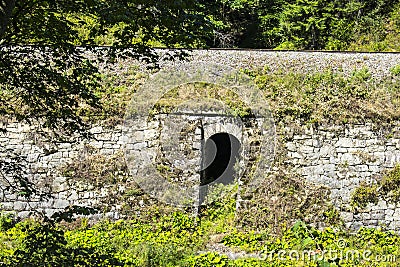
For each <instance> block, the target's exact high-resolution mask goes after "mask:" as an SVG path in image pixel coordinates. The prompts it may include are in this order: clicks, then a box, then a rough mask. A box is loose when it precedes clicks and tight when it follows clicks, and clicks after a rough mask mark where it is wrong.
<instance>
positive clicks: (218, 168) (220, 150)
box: [199, 133, 240, 205]
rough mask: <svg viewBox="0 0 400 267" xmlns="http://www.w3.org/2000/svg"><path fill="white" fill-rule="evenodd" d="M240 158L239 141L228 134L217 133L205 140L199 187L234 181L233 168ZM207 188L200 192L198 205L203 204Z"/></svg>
mask: <svg viewBox="0 0 400 267" xmlns="http://www.w3.org/2000/svg"><path fill="white" fill-rule="evenodd" d="M239 156H240V142H239V140H238V139H237V138H236V137H235V136H233V135H231V134H228V133H217V134H214V135H212V136H211V137H210V138H209V139H207V140H206V142H205V143H204V147H203V155H202V169H203V171H202V175H201V178H200V185H208V184H210V183H213V182H216V183H222V184H224V185H227V184H230V183H232V182H233V181H234V180H235V170H234V166H235V164H236V162H237V160H238V159H239ZM206 194H207V187H203V188H202V189H201V190H200V196H199V197H200V199H199V200H200V205H201V204H202V203H203V202H204V199H205V196H206Z"/></svg>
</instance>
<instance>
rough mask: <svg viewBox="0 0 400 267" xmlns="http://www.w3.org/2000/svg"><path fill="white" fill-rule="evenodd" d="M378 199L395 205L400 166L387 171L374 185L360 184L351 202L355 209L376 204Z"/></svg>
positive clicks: (397, 199)
mask: <svg viewBox="0 0 400 267" xmlns="http://www.w3.org/2000/svg"><path fill="white" fill-rule="evenodd" d="M379 199H383V200H386V201H389V202H391V203H397V202H398V201H399V200H400V164H397V165H396V166H395V167H394V168H393V169H390V170H388V171H387V172H386V173H385V174H384V175H383V177H382V179H380V180H378V181H377V182H376V183H373V184H367V183H361V184H360V186H359V187H358V188H356V189H355V190H354V192H353V194H352V197H351V202H352V205H353V206H355V207H361V208H363V207H365V206H366V205H367V204H369V203H372V204H377V203H378V201H379Z"/></svg>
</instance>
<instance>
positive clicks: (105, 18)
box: [0, 0, 208, 193]
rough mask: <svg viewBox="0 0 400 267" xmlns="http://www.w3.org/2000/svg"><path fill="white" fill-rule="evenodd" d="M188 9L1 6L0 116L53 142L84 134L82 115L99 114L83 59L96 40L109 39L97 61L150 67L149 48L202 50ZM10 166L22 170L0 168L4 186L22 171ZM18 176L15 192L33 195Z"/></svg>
mask: <svg viewBox="0 0 400 267" xmlns="http://www.w3.org/2000/svg"><path fill="white" fill-rule="evenodd" d="M196 6H197V4H196V1H192V0H181V1H179V0H178V1H172V0H166V1H158V0H146V1H145V0H116V1H106V0H19V1H15V0H1V4H0V117H1V118H2V119H4V118H5V117H12V118H13V119H16V120H17V121H19V122H25V123H29V124H33V125H37V130H38V131H40V132H43V133H50V134H51V135H52V136H53V137H56V140H60V139H67V138H69V137H70V136H71V134H72V133H80V134H81V135H87V133H88V131H87V130H88V127H89V126H90V125H89V124H88V123H87V121H86V120H85V117H84V115H85V114H84V113H83V110H84V109H95V110H99V109H102V106H101V104H100V101H99V99H98V97H97V96H96V88H98V87H99V72H98V68H97V66H96V64H95V62H94V61H91V60H89V59H88V57H87V56H86V54H85V53H88V52H96V51H98V47H97V44H98V42H97V41H96V40H97V39H98V37H99V36H104V35H107V36H108V37H109V38H111V39H112V46H110V47H108V48H104V49H102V50H101V51H102V52H104V53H105V54H104V55H102V56H105V57H107V58H112V57H113V56H114V55H116V54H117V53H118V54H119V55H120V56H131V57H135V58H140V59H141V60H146V61H148V62H153V63H154V62H156V61H157V59H158V55H157V53H156V52H155V51H154V50H153V49H152V43H151V42H152V41H155V40H156V41H158V42H159V43H161V44H162V45H164V46H166V47H176V46H185V47H196V46H198V45H202V36H203V33H204V32H207V31H208V23H207V21H206V20H205V19H203V17H202V16H199V15H197V14H196V12H195V11H196ZM86 18H90V19H91V20H90V21H91V24H90V25H88V24H89V20H87V19H86ZM85 26H88V28H89V29H90V31H89V32H88V34H87V35H85V36H84V37H82V36H81V35H80V34H79V28H81V27H85ZM115 26H116V27H118V30H117V31H112V30H111V29H112V27H115ZM76 45H80V46H84V48H82V47H77V46H76ZM2 130H3V131H5V130H6V129H5V128H3V129H2ZM42 130H44V131H42ZM0 150H1V147H0ZM0 152H4V151H0ZM11 152H13V151H11ZM14 152H15V151H14ZM9 154H10V151H7V152H4V153H3V155H9ZM12 154H13V153H12ZM14 154H15V153H14ZM13 158H15V159H18V158H19V155H13ZM18 162H19V164H21V166H22V167H23V163H22V161H12V162H9V161H0V171H1V174H3V175H0V178H1V176H3V178H4V177H6V178H7V180H9V179H8V178H9V177H10V176H9V172H10V170H13V169H14V170H19V172H22V170H21V168H20V167H21V166H17V165H18ZM4 175H6V176H4ZM18 177H20V178H21V179H17V181H18V182H19V186H16V187H18V188H19V189H18V190H20V191H21V190H23V191H24V192H28V193H34V190H28V189H29V187H30V186H31V184H29V183H28V181H26V180H25V178H24V177H26V176H25V175H17V178H18ZM27 184H29V186H26V185H27ZM10 186H11V184H10Z"/></svg>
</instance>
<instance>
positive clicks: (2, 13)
mask: <svg viewBox="0 0 400 267" xmlns="http://www.w3.org/2000/svg"><path fill="white" fill-rule="evenodd" d="M15 1H16V0H0V38H1V37H2V36H3V34H4V32H5V31H6V29H7V25H8V22H9V20H10V17H11V14H12V11H13V9H14V6H15Z"/></svg>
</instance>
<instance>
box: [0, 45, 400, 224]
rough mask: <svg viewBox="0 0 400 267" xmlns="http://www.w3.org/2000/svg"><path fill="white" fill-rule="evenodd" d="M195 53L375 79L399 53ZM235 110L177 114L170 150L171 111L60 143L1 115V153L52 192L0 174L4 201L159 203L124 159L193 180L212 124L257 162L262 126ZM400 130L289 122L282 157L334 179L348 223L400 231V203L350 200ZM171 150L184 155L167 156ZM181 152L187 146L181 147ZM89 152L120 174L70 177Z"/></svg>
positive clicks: (318, 177)
mask: <svg viewBox="0 0 400 267" xmlns="http://www.w3.org/2000/svg"><path fill="white" fill-rule="evenodd" d="M191 60H193V61H196V60H201V61H210V60H212V61H215V62H218V63H221V64H225V65H228V66H231V67H234V68H243V67H250V66H251V67H252V68H257V67H268V68H271V69H288V70H292V71H299V72H317V71H323V70H326V69H333V70H338V69H341V70H342V71H344V72H347V73H351V72H352V71H353V70H354V69H357V68H361V67H367V68H369V69H370V71H371V73H372V75H373V76H374V78H375V79H379V78H381V77H383V76H385V75H388V74H389V69H390V68H391V67H393V66H395V65H396V64H398V63H399V62H400V54H356V53H343V54H339V53H321V52H318V53H304V52H267V51H235V50H233V51H222V50H216V51H195V52H194V53H193V55H192V57H191ZM129 64H137V63H135V62H129V60H128V63H126V64H122V65H121V64H119V66H122V68H124V67H126V66H128V65H129ZM169 64H173V63H168V62H167V63H162V64H161V65H162V66H164V67H166V66H168V65H169ZM117 72H118V70H116V75H117ZM236 119H237V118H232V117H223V116H205V115H201V116H199V115H185V116H180V117H179V119H178V120H179V121H181V122H182V121H183V122H185V123H184V124H183V125H184V126H185V127H187V131H181V132H180V133H179V134H178V133H177V135H178V136H179V135H181V136H182V138H183V139H184V142H183V147H179V146H177V147H175V148H174V149H175V150H174V149H172V150H168V149H164V148H163V146H162V144H163V142H160V140H161V141H163V140H164V139H165V138H166V139H168V138H170V137H171V136H169V134H170V133H171V131H172V130H171V129H170V128H168V125H167V124H165V121H168V120H170V121H173V120H174V117H173V116H172V115H165V114H163V115H158V116H156V117H155V119H153V120H152V121H150V122H149V121H147V122H143V123H142V124H137V125H135V126H134V127H136V128H132V125H128V126H129V130H130V134H127V129H126V127H127V125H117V126H114V127H104V126H100V125H97V126H94V127H93V128H92V129H91V132H92V134H93V138H92V139H90V140H85V139H78V140H74V142H64V143H54V142H50V141H49V140H47V139H45V138H44V137H42V136H40V135H38V134H36V133H35V132H34V131H33V128H32V127H30V126H28V125H23V124H18V123H15V122H13V121H4V122H3V123H6V124H7V132H5V133H1V134H0V144H1V151H3V152H2V154H1V158H2V159H3V160H5V161H7V160H11V159H10V155H11V154H20V155H23V156H26V158H25V159H24V164H23V167H24V168H25V171H26V173H25V174H23V175H25V176H26V177H28V178H29V179H30V180H31V181H32V182H33V184H34V185H35V186H36V187H37V189H38V192H41V193H43V194H47V197H44V198H43V197H40V196H39V195H34V196H33V197H32V198H30V199H29V200H27V199H26V198H25V197H24V196H23V195H18V194H17V193H15V192H12V191H10V190H8V185H9V182H10V181H11V178H10V177H9V176H7V174H6V173H3V176H2V177H1V179H2V180H1V182H0V185H1V189H2V190H1V192H0V204H1V209H2V210H5V211H12V212H15V213H16V214H17V215H18V216H20V217H26V216H28V215H29V214H31V212H33V211H35V212H37V211H39V212H43V213H45V214H47V215H51V214H53V213H54V212H56V211H60V210H63V209H64V208H66V207H68V206H70V205H82V206H96V207H101V212H102V214H103V215H102V216H107V217H111V218H120V217H121V216H122V215H123V214H124V210H126V209H127V208H128V209H129V211H130V212H140V210H141V208H142V207H145V206H146V205H149V204H152V203H156V202H155V200H154V199H153V198H151V197H148V196H146V194H143V192H141V191H140V188H138V186H137V183H136V182H137V180H135V179H134V178H132V176H135V175H138V174H139V173H142V171H141V170H140V169H135V168H128V169H129V170H130V174H131V175H127V172H129V170H127V169H126V168H125V167H124V166H123V165H124V164H120V163H121V162H124V161H125V160H126V161H127V165H128V167H129V165H130V164H133V165H135V164H136V163H137V162H136V163H135V159H142V158H143V157H146V158H148V159H149V160H150V161H151V162H153V163H154V164H155V166H156V169H157V168H158V169H157V170H158V172H159V173H164V175H167V176H170V178H171V177H172V178H171V179H174V178H176V179H178V180H177V181H175V182H178V183H183V184H184V183H186V182H188V181H189V182H191V183H192V186H194V187H195V186H196V184H198V183H199V181H200V169H199V167H200V166H201V149H202V145H203V143H202V140H206V139H207V138H209V137H210V136H212V135H213V134H215V133H220V132H226V133H230V134H232V135H234V136H236V137H237V138H238V139H239V140H240V141H241V143H242V146H243V150H242V151H241V156H242V161H241V162H240V164H241V168H242V169H246V168H251V166H252V164H254V162H255V161H256V158H257V153H258V152H259V149H260V148H259V147H258V145H257V144H258V143H257V138H258V137H259V136H260V135H261V134H262V133H259V132H257V131H256V129H257V122H256V121H252V122H251V123H247V124H246V123H245V124H241V123H239V122H238V121H237V120H236ZM243 125H247V126H245V127H244V126H243ZM189 126H192V127H189ZM185 127H180V128H179V130H182V129H184V128H185ZM132 130H133V131H132ZM399 133H400V125H398V124H397V125H392V126H391V128H390V129H389V130H388V131H384V130H382V127H380V125H372V124H365V125H341V126H335V125H331V126H319V127H316V126H307V125H305V126H303V127H302V129H300V130H299V129H294V128H291V127H289V126H287V127H283V135H284V136H285V138H284V139H285V140H286V142H285V143H284V144H283V146H284V148H285V150H286V152H285V153H287V154H286V156H285V161H286V162H287V163H288V164H289V165H291V166H292V167H293V169H294V171H296V172H297V173H299V174H300V175H302V176H303V177H304V178H305V179H306V180H307V181H309V182H312V183H315V184H323V185H325V186H327V187H328V188H330V190H331V201H332V203H333V204H334V206H335V207H336V208H337V209H338V210H339V211H340V213H341V216H342V219H343V220H344V221H345V223H346V226H347V227H349V228H350V229H358V228H359V227H360V226H362V225H366V226H378V225H385V226H386V227H388V228H389V229H393V230H397V231H399V230H400V204H392V203H387V202H386V201H384V200H380V201H379V203H378V204H377V205H368V206H367V207H366V208H365V209H364V210H362V211H360V212H354V210H353V209H352V207H351V206H350V196H351V194H352V192H353V190H354V189H355V188H356V187H357V186H358V185H359V184H360V182H361V181H366V182H371V181H374V180H375V179H379V177H381V175H382V172H383V171H384V170H386V169H388V168H391V167H393V166H394V165H395V164H396V163H397V162H400V134H399ZM201 135H203V136H201ZM163 138H164V139H163ZM160 144H161V145H160ZM126 151H129V152H128V153H127V152H126ZM171 151H174V153H175V155H176V157H178V158H179V157H180V159H181V160H175V161H173V160H165V159H166V158H168V156H169V155H168V153H169V152H171ZM185 151H189V152H190V153H189V154H185ZM10 153H11V154H10ZM126 153H127V154H126ZM88 160H91V161H92V162H96V164H98V165H102V164H103V165H104V168H106V166H109V165H112V166H111V167H110V168H111V170H112V172H115V173H108V172H106V171H105V172H106V174H107V175H108V176H107V177H106V181H98V180H96V177H89V178H88V177H86V176H85V175H87V173H85V172H82V173H81V176H82V177H80V179H74V178H73V176H74V175H73V174H72V175H71V174H68V173H67V171H66V170H70V169H68V166H75V167H76V164H78V163H79V164H80V165H79V164H78V165H79V166H81V167H82V168H83V169H84V168H87V165H85V164H86V162H87V161H88ZM139 163H140V162H139ZM74 164H75V165H74ZM100 173H101V172H100ZM174 175H175V176H174ZM75 176H76V175H75ZM110 177H111V178H110ZM179 177H180V178H179ZM182 177H183V179H182ZM90 179H94V180H90ZM179 179H181V180H180V181H179Z"/></svg>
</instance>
